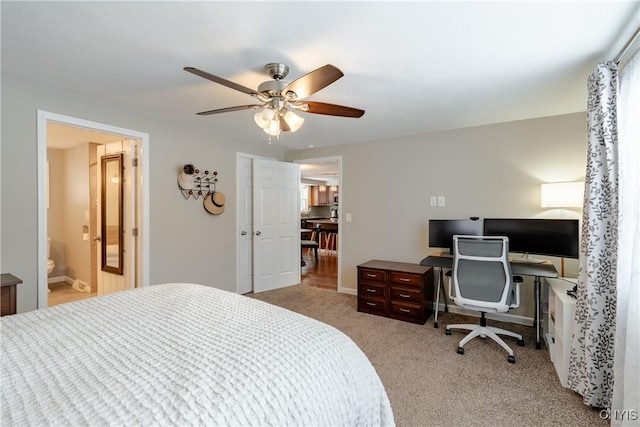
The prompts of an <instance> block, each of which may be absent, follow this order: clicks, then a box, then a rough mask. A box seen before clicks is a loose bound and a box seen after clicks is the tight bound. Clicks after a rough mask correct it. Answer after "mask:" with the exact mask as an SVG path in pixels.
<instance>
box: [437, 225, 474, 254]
mask: <svg viewBox="0 0 640 427" xmlns="http://www.w3.org/2000/svg"><path fill="white" fill-rule="evenodd" d="M456 234H463V235H467V236H481V235H482V221H480V220H475V221H474V220H470V219H430V220H429V247H430V248H442V249H448V250H449V253H453V236H454V235H456Z"/></svg>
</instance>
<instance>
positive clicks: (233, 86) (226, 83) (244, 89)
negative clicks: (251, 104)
mask: <svg viewBox="0 0 640 427" xmlns="http://www.w3.org/2000/svg"><path fill="white" fill-rule="evenodd" d="M183 69H184V70H185V71H188V72H190V73H192V74H195V75H196V76H200V77H204V78H205V79H207V80H211V81H212V82H215V83H218V84H221V85H223V86H226V87H229V88H231V89H235V90H238V91H240V92H243V93H246V94H247V95H251V96H258V92H256V91H255V90H253V89H249V88H248V87H245V86H242V85H239V84H238V83H234V82H232V81H230V80H227V79H223V78H222V77H218V76H214V75H213V74H210V73H207V72H206V71H202V70H199V69H197V68H194V67H184V68H183Z"/></svg>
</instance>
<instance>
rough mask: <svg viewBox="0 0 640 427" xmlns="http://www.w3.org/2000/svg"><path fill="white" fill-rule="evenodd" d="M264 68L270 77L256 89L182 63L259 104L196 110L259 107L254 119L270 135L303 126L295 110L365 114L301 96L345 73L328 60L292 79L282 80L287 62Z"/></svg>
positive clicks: (203, 114)
mask: <svg viewBox="0 0 640 427" xmlns="http://www.w3.org/2000/svg"><path fill="white" fill-rule="evenodd" d="M264 68H265V71H266V73H267V74H268V75H269V76H271V78H273V80H268V81H266V82H263V83H261V84H260V85H259V86H258V90H257V91H256V90H253V89H249V88H248V87H245V86H242V85H240V84H237V83H234V82H232V81H229V80H226V79H224V78H222V77H218V76H215V75H213V74H210V73H207V72H206V71H202V70H199V69H197V68H194V67H184V70H185V71H188V72H190V73H193V74H195V75H197V76H200V77H203V78H205V79H207V80H211V81H212V82H214V83H218V84H221V85H223V86H226V87H229V88H231V89H235V90H237V91H240V92H242V93H246V94H247V95H251V96H253V97H254V98H257V99H258V101H259V102H260V104H250V105H239V106H236V107H226V108H219V109H216V110H209V111H202V112H200V113H197V114H198V115H201V116H207V115H210V114H219V113H228V112H231V111H240V110H256V109H262V110H261V111H258V112H257V113H256V114H255V115H254V120H255V122H256V124H257V125H258V126H259V127H261V128H262V129H263V130H264V131H265V132H266V133H267V134H269V135H270V136H272V135H273V136H279V134H280V132H281V131H282V132H289V131H290V132H295V131H296V130H298V129H299V128H300V126H302V123H303V122H304V119H303V118H302V117H300V116H298V115H296V114H295V113H294V111H296V112H297V111H301V112H305V113H313V114H323V115H328V116H340V117H354V118H358V117H362V115H363V114H364V110H360V109H358V108H351V107H345V106H342V105H336V104H327V103H325V102H316V101H307V100H304V98H306V97H308V96H310V95H313V94H314V93H316V92H318V91H319V90H321V89H324V88H325V87H327V86H329V85H330V84H331V83H333V82H335V81H336V80H338V79H339V78H340V77H342V76H344V74H343V73H342V71H340V70H339V69H338V68H336V67H334V66H333V65H330V64H327V65H325V66H323V67H320V68H318V69H316V70H313V71H311V72H310V73H307V74H305V75H304V76H302V77H300V78H298V79H296V80H294V81H292V82H291V83H288V82H285V81H284V80H283V79H284V78H285V77H286V76H287V74H289V67H288V66H287V65H285V64H281V63H276V62H274V63H269V64H267V65H265V67H264Z"/></svg>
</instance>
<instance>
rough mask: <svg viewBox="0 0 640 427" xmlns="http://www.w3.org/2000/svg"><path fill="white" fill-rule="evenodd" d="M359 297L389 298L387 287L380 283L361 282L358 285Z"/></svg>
mask: <svg viewBox="0 0 640 427" xmlns="http://www.w3.org/2000/svg"><path fill="white" fill-rule="evenodd" d="M358 296H361V297H364V298H367V297H371V296H376V297H382V298H386V297H387V286H386V285H385V284H384V283H378V282H370V283H369V282H360V283H359V284H358Z"/></svg>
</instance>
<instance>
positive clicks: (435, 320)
mask: <svg viewBox="0 0 640 427" xmlns="http://www.w3.org/2000/svg"><path fill="white" fill-rule="evenodd" d="M440 289H442V297H443V299H444V312H445V313H446V312H448V311H449V307H448V306H447V294H445V292H444V277H443V272H442V267H440V268H439V270H438V284H437V285H436V309H435V313H434V314H433V327H434V328H438V312H439V311H440Z"/></svg>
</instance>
